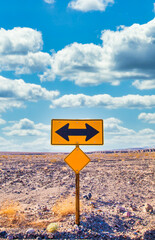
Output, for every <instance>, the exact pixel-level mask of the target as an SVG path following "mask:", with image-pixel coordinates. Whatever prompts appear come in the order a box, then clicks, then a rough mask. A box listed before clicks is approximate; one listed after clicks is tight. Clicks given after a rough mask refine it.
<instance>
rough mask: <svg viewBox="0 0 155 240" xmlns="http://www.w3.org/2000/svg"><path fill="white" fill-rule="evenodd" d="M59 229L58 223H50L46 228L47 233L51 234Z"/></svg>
mask: <svg viewBox="0 0 155 240" xmlns="http://www.w3.org/2000/svg"><path fill="white" fill-rule="evenodd" d="M57 229H58V224H57V223H50V224H49V225H48V226H47V228H46V230H47V232H50V233H51V232H54V231H56V230H57Z"/></svg>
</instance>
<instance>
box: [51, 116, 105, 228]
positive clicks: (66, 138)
mask: <svg viewBox="0 0 155 240" xmlns="http://www.w3.org/2000/svg"><path fill="white" fill-rule="evenodd" d="M51 144H52V145H76V147H75V149H74V150H73V151H72V152H71V153H70V154H69V155H68V156H67V157H66V158H65V159H64V161H65V162H66V163H67V164H68V165H69V166H70V167H71V168H72V170H73V171H74V172H75V186H76V198H75V210H76V211H75V212H76V213H75V223H76V224H77V225H79V224H80V180H79V172H80V171H81V170H82V169H83V168H84V167H85V166H86V165H87V164H88V163H89V162H90V159H89V157H88V156H87V155H86V154H85V153H84V152H83V151H82V150H81V149H80V148H79V145H103V120H101V119H93V120H87V119H85V120H79V119H77V120H75V119H74V120H70V119H69V120H67V119H53V120H52V121H51Z"/></svg>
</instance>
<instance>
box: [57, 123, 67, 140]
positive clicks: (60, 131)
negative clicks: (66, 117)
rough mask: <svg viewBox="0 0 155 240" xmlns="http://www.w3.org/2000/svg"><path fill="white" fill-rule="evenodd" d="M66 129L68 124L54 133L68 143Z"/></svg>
mask: <svg viewBox="0 0 155 240" xmlns="http://www.w3.org/2000/svg"><path fill="white" fill-rule="evenodd" d="M68 127H69V123H67V124H66V125H65V126H63V127H62V128H60V129H58V130H57V131H56V133H57V134H59V135H60V136H61V137H62V138H64V139H65V140H67V141H69V137H68Z"/></svg>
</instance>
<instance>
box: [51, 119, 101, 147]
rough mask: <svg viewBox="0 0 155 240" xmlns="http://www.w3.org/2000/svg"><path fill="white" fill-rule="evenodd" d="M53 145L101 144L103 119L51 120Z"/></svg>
mask: <svg viewBox="0 0 155 240" xmlns="http://www.w3.org/2000/svg"><path fill="white" fill-rule="evenodd" d="M51 128H52V134H51V144H53V145H103V120H101V119H97V120H63V119H61V120H60V119H53V120H52V122H51Z"/></svg>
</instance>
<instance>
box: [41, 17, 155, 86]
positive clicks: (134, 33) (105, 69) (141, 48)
mask: <svg viewBox="0 0 155 240" xmlns="http://www.w3.org/2000/svg"><path fill="white" fill-rule="evenodd" d="M101 40H102V41H103V44H102V45H95V44H93V43H90V44H80V43H73V44H71V45H68V46H66V47H65V48H64V49H62V50H60V51H58V52H57V53H55V54H53V55H52V60H51V68H49V69H48V70H47V71H45V72H44V74H43V75H42V78H41V80H53V79H54V78H56V77H59V78H60V80H70V81H74V82H75V83H76V84H77V85H87V86H88V85H98V84H101V83H103V82H110V83H111V84H112V85H118V84H119V82H120V81H121V80H135V79H137V80H150V79H155V71H154V69H155V61H154V59H155V19H153V20H152V21H150V22H148V23H146V24H143V25H140V24H133V25H132V26H130V27H125V26H121V27H119V28H118V29H117V31H111V30H104V31H103V32H102V36H101Z"/></svg>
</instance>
